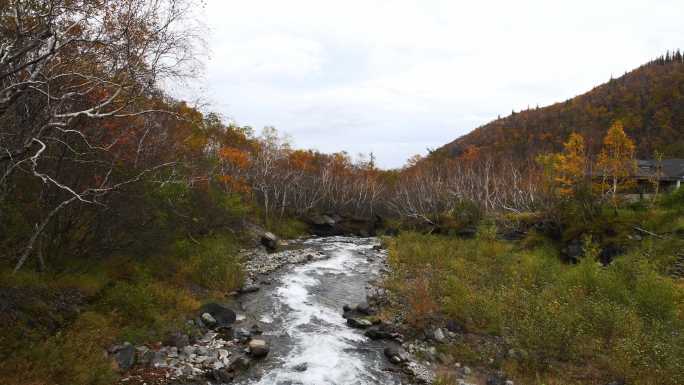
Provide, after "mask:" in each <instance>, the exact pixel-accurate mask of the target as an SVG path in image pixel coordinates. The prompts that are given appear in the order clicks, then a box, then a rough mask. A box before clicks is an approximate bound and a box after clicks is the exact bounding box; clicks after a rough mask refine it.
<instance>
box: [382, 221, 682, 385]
mask: <svg viewBox="0 0 684 385" xmlns="http://www.w3.org/2000/svg"><path fill="white" fill-rule="evenodd" d="M653 238H654V239H650V240H639V241H635V243H634V246H632V247H633V248H632V249H631V250H630V252H629V253H627V254H625V255H623V256H621V257H620V258H618V259H616V260H614V261H612V262H611V263H609V264H605V265H604V264H601V263H600V262H599V259H598V251H597V250H596V248H595V246H594V247H592V244H591V243H587V244H586V245H585V246H584V247H583V251H584V258H583V259H582V260H581V261H580V262H579V263H578V264H576V265H569V264H566V263H563V262H562V259H561V257H560V256H559V255H558V251H557V248H556V247H554V245H552V244H549V243H545V242H544V238H541V237H539V236H538V235H531V236H529V237H528V238H527V239H524V240H522V241H507V240H505V239H501V238H499V237H498V236H497V233H496V231H495V230H494V231H492V230H491V229H490V228H488V227H483V228H481V229H480V230H479V231H478V234H477V235H476V236H475V237H474V238H472V239H462V238H458V237H444V236H435V235H425V234H417V233H403V234H401V235H400V236H399V237H397V238H393V239H390V240H389V242H388V247H389V250H390V253H389V261H390V264H391V266H392V269H391V274H390V276H389V278H388V280H387V281H386V282H385V288H387V289H388V291H389V295H390V299H391V301H389V303H387V304H386V306H385V310H384V312H385V314H386V317H387V318H388V319H392V320H394V322H396V323H397V324H398V325H405V326H406V330H407V331H406V333H407V335H409V336H411V337H412V338H414V340H417V341H419V343H417V344H414V348H413V349H415V350H417V351H419V352H420V353H419V354H421V355H424V356H425V357H427V358H428V359H429V360H430V361H433V362H436V363H438V364H439V365H438V366H437V369H436V371H437V372H438V374H440V376H441V380H440V381H441V383H442V384H461V383H463V382H471V381H472V383H475V384H505V383H506V381H511V380H512V381H515V383H523V384H527V383H534V384H541V383H543V384H565V385H567V384H597V385H606V384H611V385H615V384H625V383H628V384H652V383H658V384H678V383H681V381H682V377H681V375H682V373H684V372H683V371H682V370H681V369H682V365H683V364H684V362H682V360H681V357H684V351H683V350H682V347H683V346H684V343H683V342H684V341H682V338H683V337H684V336H683V335H682V334H681V331H682V330H683V326H684V325H683V324H682V314H683V313H682V310H683V309H684V308H683V307H682V303H683V302H682V299H683V298H684V292H683V291H682V287H681V285H680V284H678V282H681V281H679V280H678V279H676V278H671V277H669V276H667V272H668V271H667V270H665V269H662V266H667V265H665V264H663V265H659V264H658V261H667V259H665V257H667V254H662V253H663V251H666V250H672V249H671V247H672V246H673V245H676V244H681V239H677V238H668V239H662V240H661V239H658V238H656V237H653ZM633 239H637V238H636V237H634V236H633ZM661 250H662V251H661ZM659 253H660V254H659ZM466 366H468V370H466V369H465V367H466ZM466 372H469V373H466ZM466 374H470V376H466Z"/></svg>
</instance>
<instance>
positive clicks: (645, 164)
mask: <svg viewBox="0 0 684 385" xmlns="http://www.w3.org/2000/svg"><path fill="white" fill-rule="evenodd" d="M660 167H662V168H661V169H660V178H658V179H660V180H681V179H684V159H663V160H662V161H657V160H654V159H639V160H637V172H636V175H635V177H636V178H639V179H642V178H652V177H654V176H655V175H657V174H658V171H659V170H658V169H659V168H660Z"/></svg>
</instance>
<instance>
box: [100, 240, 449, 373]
mask: <svg viewBox="0 0 684 385" xmlns="http://www.w3.org/2000/svg"><path fill="white" fill-rule="evenodd" d="M286 248H287V249H285V250H282V251H279V252H271V253H268V252H266V251H265V250H264V249H255V250H249V251H245V252H244V257H245V260H246V263H245V271H246V273H247V279H246V283H245V285H244V287H243V288H242V289H241V290H240V291H239V292H236V293H231V294H229V296H228V299H227V301H225V303H223V302H222V303H220V304H219V303H210V304H205V306H203V307H202V309H200V311H199V313H198V314H197V317H196V318H193V319H191V320H188V325H187V326H188V327H187V329H186V330H187V331H185V332H178V333H176V334H174V335H171V336H170V337H169V338H167V339H166V340H165V341H163V342H162V343H159V344H157V345H154V346H138V347H134V346H130V345H120V346H116V347H113V348H112V349H111V350H110V354H112V355H113V356H114V357H115V358H116V361H117V362H118V363H119V365H120V366H121V367H122V369H129V368H130V367H133V369H132V370H130V371H129V372H128V373H129V375H128V376H126V377H125V378H124V379H123V381H122V383H128V384H143V383H146V384H148V385H149V384H167V383H177V384H189V383H195V384H200V383H201V384H209V383H210V384H223V383H237V384H243V385H251V384H263V385H271V384H273V385H286V384H292V385H294V384H301V385H307V384H411V383H431V382H433V380H434V369H435V366H434V364H432V363H430V360H424V361H421V360H418V359H417V357H424V356H425V352H428V353H431V352H432V351H433V350H434V347H432V346H428V344H423V345H424V346H423V345H421V344H420V343H414V342H412V341H405V338H404V336H403V335H402V333H401V332H400V330H401V328H400V325H395V324H391V323H386V322H383V321H382V320H381V319H380V318H379V317H378V316H377V314H376V311H377V309H376V308H375V304H376V303H378V302H382V297H383V296H384V292H383V290H382V289H381V288H380V287H379V286H377V285H375V283H376V282H377V281H379V280H380V279H381V277H382V275H383V273H384V272H386V271H387V269H388V267H387V265H386V251H384V250H382V249H381V248H380V246H379V241H378V239H376V238H356V237H324V238H311V239H305V240H298V241H293V242H290V244H289V245H286ZM442 333H444V332H442ZM445 338H448V336H445Z"/></svg>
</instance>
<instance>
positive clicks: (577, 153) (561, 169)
mask: <svg viewBox="0 0 684 385" xmlns="http://www.w3.org/2000/svg"><path fill="white" fill-rule="evenodd" d="M563 146H564V150H563V153H561V154H560V155H559V156H558V158H557V164H556V183H557V184H558V193H559V194H560V195H561V196H563V197H571V196H573V195H575V192H576V191H577V189H578V188H579V187H580V186H581V185H582V182H583V180H584V178H585V176H586V171H587V158H586V154H585V149H584V137H583V136H582V135H580V134H577V133H574V132H573V133H572V134H570V137H569V138H568V141H567V142H565V144H564V145H563Z"/></svg>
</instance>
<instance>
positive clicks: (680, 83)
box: [437, 51, 684, 160]
mask: <svg viewBox="0 0 684 385" xmlns="http://www.w3.org/2000/svg"><path fill="white" fill-rule="evenodd" d="M616 120H621V121H622V123H623V124H624V127H625V131H626V132H627V134H628V135H629V136H630V137H632V138H634V139H635V141H636V145H637V157H640V158H650V157H652V156H653V152H654V151H655V150H658V151H660V152H662V153H663V154H665V157H666V158H667V157H670V158H676V157H680V158H681V157H684V62H683V61H682V54H681V53H680V52H679V51H677V52H675V53H667V54H666V55H664V56H663V57H660V58H658V59H656V60H653V61H651V62H650V63H648V64H646V65H643V66H641V67H639V68H637V69H636V70H634V71H631V72H629V73H627V74H625V75H624V76H621V77H619V78H617V79H611V80H610V81H609V82H608V83H605V84H602V85H600V86H598V87H596V88H594V89H593V90H591V91H589V92H587V93H586V94H583V95H580V96H577V97H575V98H572V99H569V100H567V101H565V102H562V103H556V104H554V105H551V106H548V107H543V108H536V109H528V110H525V111H520V112H515V111H514V112H513V113H512V114H511V115H509V116H507V117H505V118H501V119H497V120H495V121H493V122H490V123H488V124H486V125H484V126H481V127H479V128H477V129H475V130H474V131H472V132H471V133H469V134H467V135H464V136H462V137H460V138H458V139H456V140H454V141H453V142H451V143H449V144H447V145H445V146H444V147H442V148H440V149H439V150H438V151H437V153H447V154H450V155H452V156H461V155H463V154H464V153H465V152H466V151H477V150H479V152H488V153H496V154H497V156H510V157H513V158H515V159H518V160H524V159H532V158H534V156H535V155H537V154H540V153H544V152H549V151H558V150H560V149H561V148H562V143H563V141H564V140H565V139H566V138H567V137H568V136H569V135H570V133H572V132H577V133H580V134H582V135H583V136H584V137H585V139H586V141H587V146H588V151H589V153H590V154H597V153H598V149H599V148H600V146H601V139H602V137H603V135H604V134H605V132H606V130H607V129H608V127H609V126H610V125H611V124H612V122H614V121H616ZM469 149H470V150H469Z"/></svg>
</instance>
